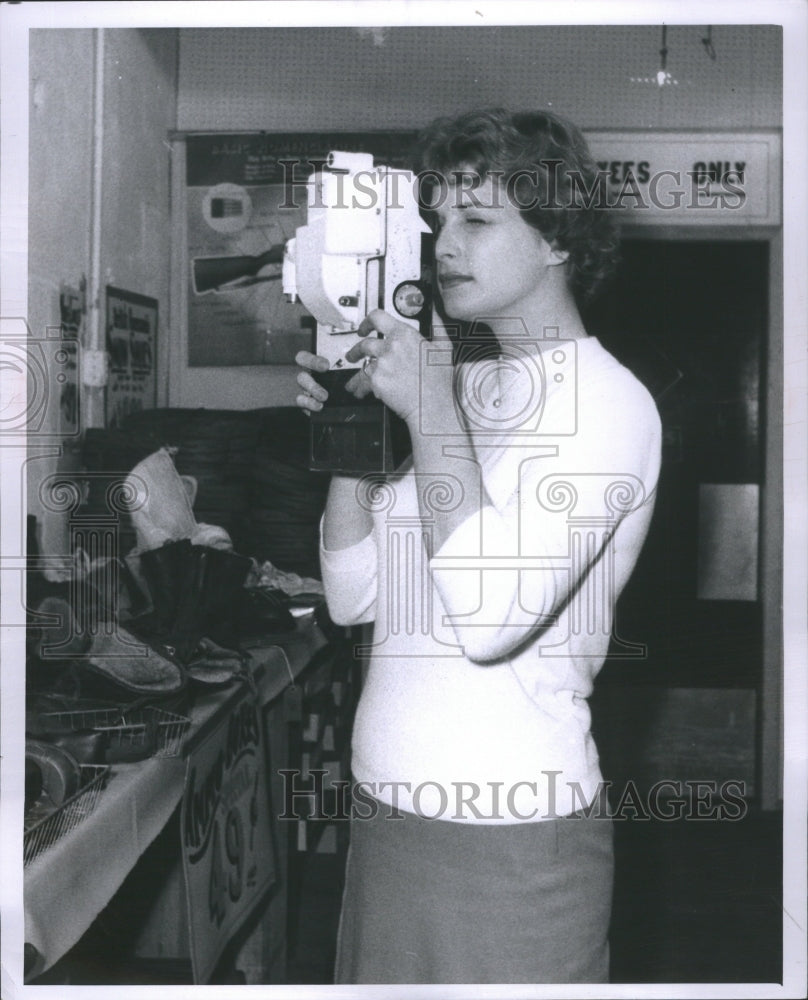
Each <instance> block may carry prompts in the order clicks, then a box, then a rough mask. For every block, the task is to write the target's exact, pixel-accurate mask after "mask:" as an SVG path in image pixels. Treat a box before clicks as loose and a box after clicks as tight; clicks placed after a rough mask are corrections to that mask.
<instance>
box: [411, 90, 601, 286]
mask: <svg viewBox="0 0 808 1000" xmlns="http://www.w3.org/2000/svg"><path fill="white" fill-rule="evenodd" d="M415 161H416V162H415V167H416V170H417V171H418V173H419V176H420V177H421V179H422V182H423V183H422V188H421V190H422V195H424V194H426V193H427V192H428V191H430V190H432V191H434V186H435V183H436V179H437V178H439V177H440V178H449V177H451V175H452V174H454V175H456V174H457V173H458V172H462V173H464V174H465V173H473V174H476V175H478V176H479V177H480V178H484V177H486V176H493V177H494V178H496V179H497V180H498V182H499V184H500V185H501V186H502V187H503V189H505V190H506V191H507V194H508V197H509V198H510V199H511V200H512V201H513V204H515V206H516V207H517V208H518V209H519V211H520V212H521V213H522V216H523V218H524V219H525V221H526V222H527V223H528V224H529V225H531V226H533V227H534V228H535V229H537V230H538V231H539V232H540V233H541V234H542V236H543V237H544V239H545V240H547V242H548V243H549V244H551V245H552V246H555V247H557V248H558V249H559V250H565V251H566V252H567V253H568V255H569V257H568V262H567V280H568V282H569V286H570V288H571V289H572V291H573V293H574V295H575V297H576V299H577V300H578V302H579V303H580V304H584V303H586V302H588V301H589V300H590V299H591V298H592V297H593V295H594V293H595V292H596V291H597V290H598V289H599V288H600V287H601V286H602V284H603V283H604V281H605V279H606V278H607V277H609V275H610V274H611V273H612V271H613V270H614V267H615V265H616V263H617V257H618V247H619V239H618V235H617V227H616V225H615V222H614V218H613V215H612V213H611V212H610V211H609V210H608V205H607V202H608V198H607V196H606V186H605V178H604V177H603V175H602V174H601V173H600V171H599V169H598V165H597V164H596V163H595V161H594V160H593V158H592V154H591V153H590V151H589V147H588V146H587V144H586V140H585V139H584V137H583V135H582V134H581V132H580V130H579V129H578V128H577V127H576V126H575V125H573V124H572V123H571V122H568V121H566V120H565V119H563V118H561V117H559V116H558V115H555V114H552V113H551V112H549V111H521V112H516V113H512V112H509V111H507V110H506V109H504V108H490V109H484V110H479V111H469V112H466V113H465V114H462V115H460V116H459V117H457V118H438V119H436V120H435V121H434V122H433V123H432V124H431V125H429V126H427V128H426V129H424V130H423V132H422V133H421V134H420V136H419V139H418V142H417V144H416V147H415Z"/></svg>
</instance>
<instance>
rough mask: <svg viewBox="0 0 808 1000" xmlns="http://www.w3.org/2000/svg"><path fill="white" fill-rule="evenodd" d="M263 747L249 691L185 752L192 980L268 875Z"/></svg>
mask: <svg viewBox="0 0 808 1000" xmlns="http://www.w3.org/2000/svg"><path fill="white" fill-rule="evenodd" d="M267 789H268V782H267V768H266V755H265V750H264V735H263V721H262V716H261V710H260V707H259V704H258V700H257V698H256V696H255V694H254V693H253V692H252V691H251V690H250V689H249V688H247V687H245V689H244V691H243V694H242V696H241V697H240V699H239V700H238V702H237V703H236V704H235V705H234V706H233V707H232V708H230V709H229V710H228V712H227V713H226V715H224V716H223V717H222V719H221V720H220V722H219V724H218V726H217V727H216V728H215V729H214V730H213V731H212V732H211V733H210V735H209V736H208V737H207V738H206V739H205V740H204V741H203V742H202V743H200V744H199V745H198V746H197V747H196V748H195V749H194V751H193V752H192V754H191V756H190V758H189V760H188V768H187V772H186V777H185V790H184V793H183V798H182V807H181V815H180V829H181V840H182V860H183V869H184V872H185V886H186V895H187V903H188V926H189V929H190V941H191V961H192V964H193V970H194V982H196V983H206V982H207V981H208V980H209V979H210V977H211V975H212V973H213V971H214V969H215V967H216V963H217V961H218V960H219V958H220V956H221V954H222V952H223V950H224V948H225V947H226V946H227V943H228V941H229V940H230V939H231V938H232V936H233V935H234V934H235V933H236V932H237V931H238V929H239V928H240V927H241V925H242V924H243V923H244V921H245V920H246V919H247V918H248V917H249V916H250V914H251V913H252V912H253V910H254V909H255V907H256V905H257V904H258V903H259V902H260V900H261V897H262V896H263V895H264V893H265V892H266V891H267V890H268V889H269V888H270V886H272V885H273V884H274V882H275V877H276V875H275V854H274V849H273V842H272V833H271V826H270V808H269V795H268V791H267Z"/></svg>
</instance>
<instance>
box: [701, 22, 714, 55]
mask: <svg viewBox="0 0 808 1000" xmlns="http://www.w3.org/2000/svg"><path fill="white" fill-rule="evenodd" d="M701 44H702V45H703V46H704V51H705V52H706V53H707V55H708V56H709V57H710V58H711V59H712V60H713V62H715V47H714V46H713V26H712V25H711V24H708V25H707V34H706V35H705V36H704V38H702V40H701Z"/></svg>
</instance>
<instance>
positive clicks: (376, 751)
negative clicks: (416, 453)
mask: <svg viewBox="0 0 808 1000" xmlns="http://www.w3.org/2000/svg"><path fill="white" fill-rule="evenodd" d="M543 357H544V372H543V375H542V376H541V377H540V378H539V377H538V375H537V376H536V377H534V379H533V380H532V382H531V379H530V377H529V375H526V374H525V368H524V366H521V368H520V366H519V365H517V366H516V368H514V366H513V365H511V366H510V367H509V366H502V365H500V366H499V367H498V369H497V370H496V371H493V370H492V368H491V363H490V362H489V363H484V362H478V363H477V368H476V369H475V368H474V367H473V366H470V367H469V368H467V369H466V371H467V373H470V375H471V383H473V385H472V388H473V387H474V386H475V385H476V387H477V389H478V390H479V391H478V394H477V396H476V397H475V398H474V401H473V404H472V405H473V406H474V411H473V412H474V414H476V415H477V416H476V417H475V423H476V424H477V425H478V427H479V428H480V429H478V430H477V431H475V432H474V433H473V435H472V437H473V445H474V452H475V454H476V460H477V463H478V464H479V468H480V469H481V473H482V477H483V481H484V484H485V487H486V491H487V495H488V497H489V498H490V504H486V505H485V506H484V507H483V508H482V510H480V512H479V513H477V514H475V515H473V516H472V517H470V518H468V519H467V520H466V521H465V522H464V523H463V524H461V525H460V526H459V527H458V528H457V529H456V530H455V531H454V532H453V534H452V535H451V536H450V537H449V538H448V539H447V541H446V542H445V544H444V545H443V546H442V547H441V548H440V550H439V551H438V552H437V553H435V554H434V555H433V557H432V559H431V560H430V559H429V558H428V551H429V549H428V548H427V544H428V543H427V544H425V540H426V539H428V535H429V524H428V523H427V524H423V523H422V522H421V520H420V518H419V513H418V501H417V494H416V484H415V475H414V473H413V471H412V469H411V468H410V469H408V471H406V472H402V473H399V474H396V475H394V476H391V477H389V478H388V480H387V482H386V484H385V487H384V489H382V490H381V491H378V492H377V494H376V496H375V503H374V507H375V509H374V512H373V530H372V532H371V534H369V535H368V536H367V537H366V538H364V539H363V540H362V541H361V542H359V543H358V544H356V545H353V546H351V547H350V548H347V549H343V550H340V551H328V550H325V549H324V547H322V545H321V561H322V570H323V582H324V585H325V591H326V597H327V601H328V608H329V612H330V614H331V616H332V618H333V619H334V621H336V622H337V623H340V624H344V625H350V624H359V623H361V622H369V621H375V627H374V637H373V644H374V649H373V653H372V656H371V662H370V668H369V671H368V676H367V679H366V683H365V685H364V688H363V691H362V695H361V699H360V703H359V707H358V710H357V715H356V722H355V727H354V734H353V741H352V771H353V777H354V780H355V781H357V782H361V783H362V784H363V786H364V790H365V791H366V792H367V793H369V794H370V795H372V796H373V797H374V798H376V799H378V800H380V801H381V802H383V803H387V804H393V805H397V806H398V807H399V808H401V809H403V810H405V811H408V812H416V813H419V814H420V815H424V816H428V817H430V818H432V817H434V818H439V819H443V820H449V821H456V822H477V823H486V822H487V823H492V822H505V823H516V822H523V821H540V820H544V819H550V818H553V817H554V816H557V815H565V814H567V813H570V812H573V811H575V810H576V809H579V808H581V806H582V805H583V804H588V803H589V802H591V801H592V800H593V798H594V797H595V795H596V793H597V790H598V786H599V784H600V782H601V780H602V779H601V773H600V769H599V765H598V756H597V751H596V748H595V746H594V743H593V740H592V736H591V733H590V712H589V707H588V704H587V700H586V699H587V698H588V696H589V695H590V694H591V692H592V685H593V681H594V678H595V676H596V674H597V673H598V671H599V670H600V668H601V666H602V664H603V662H604V659H605V656H606V652H607V649H608V646H609V639H610V635H611V632H612V625H613V612H614V604H615V601H616V599H617V596H618V595H619V594H620V592H621V590H622V589H623V587H624V585H625V583H626V581H627V580H628V577H629V575H630V574H631V571H632V569H633V567H634V565H635V562H636V560H637V556H638V554H639V552H640V549H641V547H642V544H643V541H644V539H645V536H646V534H647V531H648V525H649V521H650V518H651V514H652V510H653V504H654V498H655V491H656V484H657V477H658V474H659V463H660V438H661V431H660V422H659V417H658V414H657V411H656V407H655V405H654V402H653V400H652V399H651V397H650V395H649V394H648V392H647V391H646V389H645V388H644V387H643V386H642V385H641V384H640V383H639V382H638V381H637V379H636V378H635V377H634V376H633V375H632V374H631V373H630V372H629V371H628V370H627V369H625V368H624V367H622V366H621V365H620V364H618V362H617V361H616V360H615V359H614V358H613V357H612V356H611V355H610V354H609V353H608V352H607V351H605V350H604V348H603V347H602V346H601V345H600V343H599V342H598V341H597V340H596V339H595V338H591V337H590V338H587V339H584V340H581V341H578V342H575V343H573V342H565V344H564V345H562V349H559V350H546V351H544V353H543ZM467 384H469V383H468V380H467ZM539 417H540V419H537V418H539ZM492 427H493V428H499V430H495V431H494V432H493V433H490V432H489V431H490V428H492ZM451 486H452V484H449V487H451ZM447 495H448V494H444V495H443V497H441V494H440V491H439V490H438V491H437V492H436V493H434V494H433V496H434V497H435V502H441V500H442V501H443V502H446V497H447ZM627 638H628V639H637V638H638V637H636V636H629V637H627ZM639 638H641V637H639Z"/></svg>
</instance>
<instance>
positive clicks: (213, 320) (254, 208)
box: [185, 132, 414, 368]
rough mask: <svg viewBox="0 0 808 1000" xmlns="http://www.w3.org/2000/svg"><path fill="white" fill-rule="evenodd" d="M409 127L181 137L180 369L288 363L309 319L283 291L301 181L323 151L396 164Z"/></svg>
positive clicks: (304, 344)
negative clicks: (184, 355)
mask: <svg viewBox="0 0 808 1000" xmlns="http://www.w3.org/2000/svg"><path fill="white" fill-rule="evenodd" d="M413 138H414V133H412V132H334V133H327V132H317V133H278V134H270V133H233V134H221V133H207V134H199V135H196V134H190V135H188V136H186V137H185V147H186V190H185V198H186V224H187V229H186V232H187V259H188V267H189V272H190V273H189V274H188V297H187V304H188V365H189V367H191V368H206V367H216V368H221V367H232V366H238V365H284V364H293V363H294V358H295V354H296V353H297V352H298V351H299V350H309V349H311V346H312V337H313V332H312V331H313V329H314V320H313V319H312V317H311V316H309V314H308V313H307V312H306V310H305V309H304V307H303V306H302V305H301V304H300V303H290V302H288V301H287V299H286V296H285V295H284V294H283V288H282V284H281V269H282V263H283V250H284V246H285V244H286V241H287V240H289V239H291V238H292V237H293V236H294V235H295V230H296V229H297V227H298V226H302V225H305V223H306V181H307V180H308V178H309V177H310V175H311V174H312V173H313V172H314V171H315V170H317V169H319V168H320V167H321V166H322V165H323V164H324V163H325V161H326V159H327V157H328V154H329V152H331V151H332V150H345V151H348V152H367V153H372V154H373V156H374V160H375V162H376V163H379V164H386V165H388V166H393V167H397V166H404V165H405V161H406V156H407V153H408V150H409V148H410V146H411V144H412V140H413Z"/></svg>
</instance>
